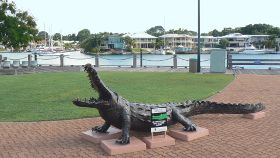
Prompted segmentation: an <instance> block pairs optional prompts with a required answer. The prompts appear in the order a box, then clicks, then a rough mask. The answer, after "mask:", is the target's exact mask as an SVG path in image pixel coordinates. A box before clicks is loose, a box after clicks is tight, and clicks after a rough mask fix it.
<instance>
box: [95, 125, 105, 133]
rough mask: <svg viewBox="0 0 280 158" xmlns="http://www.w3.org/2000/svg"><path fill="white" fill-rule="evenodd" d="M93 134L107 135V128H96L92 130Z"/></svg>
mask: <svg viewBox="0 0 280 158" xmlns="http://www.w3.org/2000/svg"><path fill="white" fill-rule="evenodd" d="M91 130H92V132H94V131H95V132H98V133H107V128H104V127H103V126H95V127H93V128H92V129H91Z"/></svg>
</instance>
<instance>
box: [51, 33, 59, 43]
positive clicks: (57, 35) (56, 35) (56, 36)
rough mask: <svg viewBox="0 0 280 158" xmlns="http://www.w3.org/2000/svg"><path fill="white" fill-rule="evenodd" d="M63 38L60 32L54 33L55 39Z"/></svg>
mask: <svg viewBox="0 0 280 158" xmlns="http://www.w3.org/2000/svg"><path fill="white" fill-rule="evenodd" d="M60 39H61V34H60V33H55V34H54V35H53V40H56V41H57V40H60Z"/></svg>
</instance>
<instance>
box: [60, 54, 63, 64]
mask: <svg viewBox="0 0 280 158" xmlns="http://www.w3.org/2000/svg"><path fill="white" fill-rule="evenodd" d="M63 66H64V55H63V54H60V67H63Z"/></svg>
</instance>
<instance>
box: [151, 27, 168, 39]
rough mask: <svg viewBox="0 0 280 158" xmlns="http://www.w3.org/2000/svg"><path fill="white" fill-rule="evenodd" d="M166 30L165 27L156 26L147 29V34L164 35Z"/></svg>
mask: <svg viewBox="0 0 280 158" xmlns="http://www.w3.org/2000/svg"><path fill="white" fill-rule="evenodd" d="M164 32H165V29H164V28H163V27H162V26H155V27H151V28H150V29H148V30H147V31H146V33H147V34H150V35H153V36H156V37H159V36H162V35H163V34H164Z"/></svg>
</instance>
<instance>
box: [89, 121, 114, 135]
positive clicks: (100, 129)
mask: <svg viewBox="0 0 280 158" xmlns="http://www.w3.org/2000/svg"><path fill="white" fill-rule="evenodd" d="M110 126H111V125H110V124H109V123H107V122H105V123H104V124H103V125H102V126H95V127H94V128H92V132H94V131H95V132H98V133H106V132H107V130H108V129H109V128H110Z"/></svg>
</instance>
